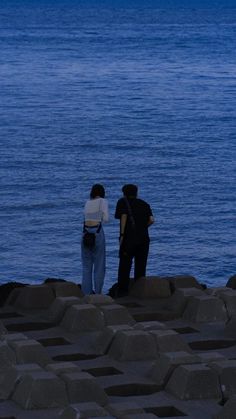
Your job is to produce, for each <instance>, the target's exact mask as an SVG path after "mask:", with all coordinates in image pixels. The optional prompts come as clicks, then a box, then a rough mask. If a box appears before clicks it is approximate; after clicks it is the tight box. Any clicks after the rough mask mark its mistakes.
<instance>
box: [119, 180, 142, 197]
mask: <svg viewBox="0 0 236 419" xmlns="http://www.w3.org/2000/svg"><path fill="white" fill-rule="evenodd" d="M122 192H123V194H124V195H125V196H127V197H131V196H132V197H135V198H136V197H137V194H138V187H137V186H136V185H133V184H132V183H129V184H127V185H124V186H123V188H122Z"/></svg>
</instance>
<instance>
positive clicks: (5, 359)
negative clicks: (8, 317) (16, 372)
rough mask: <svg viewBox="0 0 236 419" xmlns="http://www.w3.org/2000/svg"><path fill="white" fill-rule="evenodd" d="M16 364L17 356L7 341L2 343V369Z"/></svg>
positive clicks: (0, 349) (0, 358)
mask: <svg viewBox="0 0 236 419" xmlns="http://www.w3.org/2000/svg"><path fill="white" fill-rule="evenodd" d="M15 364H16V355H15V353H14V351H13V350H12V349H11V348H10V346H9V345H8V344H7V342H5V341H0V368H5V367H11V366H12V365H15Z"/></svg>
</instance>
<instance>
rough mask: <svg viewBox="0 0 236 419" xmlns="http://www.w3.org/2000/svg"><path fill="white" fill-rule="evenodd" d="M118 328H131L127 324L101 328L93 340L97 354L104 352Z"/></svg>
mask: <svg viewBox="0 0 236 419" xmlns="http://www.w3.org/2000/svg"><path fill="white" fill-rule="evenodd" d="M120 330H133V328H132V327H131V326H129V325H128V324H119V325H112V326H107V327H105V329H103V330H102V331H101V332H100V334H99V336H98V338H97V339H96V341H95V344H94V349H95V350H96V353H98V354H105V353H106V352H107V350H108V348H109V346H110V344H111V342H112V340H113V339H114V337H115V335H116V333H117V332H118V331H120Z"/></svg>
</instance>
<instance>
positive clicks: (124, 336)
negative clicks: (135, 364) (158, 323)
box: [108, 330, 157, 361]
mask: <svg viewBox="0 0 236 419" xmlns="http://www.w3.org/2000/svg"><path fill="white" fill-rule="evenodd" d="M108 355H109V356H111V357H112V358H115V359H118V360H121V361H130V360H131V361H137V360H142V359H152V358H155V357H156V356H157V350H156V345H155V339H154V337H153V336H152V335H151V334H150V333H148V332H144V331H143V330H122V331H119V332H117V333H116V335H115V337H114V339H113V341H112V343H111V347H110V349H109V351H108Z"/></svg>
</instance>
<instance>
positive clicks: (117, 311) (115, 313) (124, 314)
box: [100, 304, 135, 326]
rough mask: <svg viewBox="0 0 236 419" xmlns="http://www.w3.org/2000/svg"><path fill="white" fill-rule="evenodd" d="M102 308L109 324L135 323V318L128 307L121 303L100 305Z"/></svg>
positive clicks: (105, 319) (106, 322)
mask: <svg viewBox="0 0 236 419" xmlns="http://www.w3.org/2000/svg"><path fill="white" fill-rule="evenodd" d="M100 310H101V311H102V313H103V316H104V321H105V324H106V325H107V326H111V325H115V324H129V325H133V324H134V323H135V320H134V319H133V317H132V316H131V315H130V314H129V312H128V310H127V308H126V307H123V306H121V305H119V304H109V305H104V306H100Z"/></svg>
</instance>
